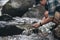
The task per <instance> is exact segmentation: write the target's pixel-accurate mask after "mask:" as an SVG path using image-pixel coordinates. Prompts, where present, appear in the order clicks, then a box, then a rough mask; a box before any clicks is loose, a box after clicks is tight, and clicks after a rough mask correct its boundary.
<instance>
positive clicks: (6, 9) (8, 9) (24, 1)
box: [2, 0, 35, 17]
mask: <svg viewBox="0 0 60 40" xmlns="http://www.w3.org/2000/svg"><path fill="white" fill-rule="evenodd" d="M34 1H35V0H33V1H32V0H10V1H9V2H8V3H7V4H6V5H5V6H3V9H2V13H3V14H9V15H11V16H20V17H21V16H22V15H23V14H25V13H26V12H27V11H28V8H30V7H32V5H33V4H34V3H35V2H34Z"/></svg>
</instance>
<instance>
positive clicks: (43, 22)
mask: <svg viewBox="0 0 60 40" xmlns="http://www.w3.org/2000/svg"><path fill="white" fill-rule="evenodd" d="M52 20H53V18H47V19H45V20H42V21H41V23H40V25H44V24H46V23H48V22H50V21H52Z"/></svg>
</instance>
